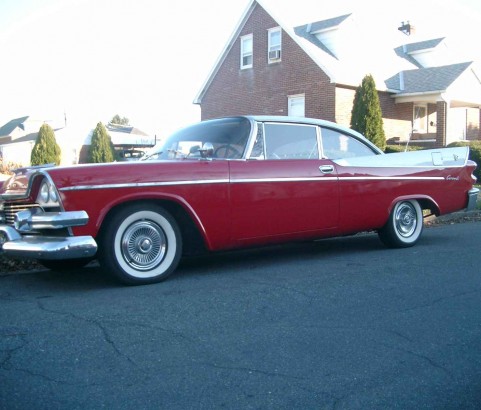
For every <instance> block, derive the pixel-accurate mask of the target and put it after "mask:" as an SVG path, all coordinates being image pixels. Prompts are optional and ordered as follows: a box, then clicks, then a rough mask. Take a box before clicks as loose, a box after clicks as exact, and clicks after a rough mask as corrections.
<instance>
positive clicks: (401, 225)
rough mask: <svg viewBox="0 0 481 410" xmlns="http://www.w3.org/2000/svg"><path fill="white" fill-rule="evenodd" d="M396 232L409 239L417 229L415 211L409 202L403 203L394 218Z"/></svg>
mask: <svg viewBox="0 0 481 410" xmlns="http://www.w3.org/2000/svg"><path fill="white" fill-rule="evenodd" d="M394 221H395V224H396V231H397V232H398V233H399V235H401V236H402V237H404V238H408V237H410V236H411V235H412V234H413V233H414V231H415V230H416V227H417V218H416V209H415V208H414V206H413V205H412V204H411V203H409V202H403V203H402V204H400V205H399V206H398V208H397V209H396V214H395V216H394Z"/></svg>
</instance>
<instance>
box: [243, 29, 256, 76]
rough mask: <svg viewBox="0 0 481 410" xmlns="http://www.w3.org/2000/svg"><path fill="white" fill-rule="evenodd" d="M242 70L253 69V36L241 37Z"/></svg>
mask: <svg viewBox="0 0 481 410" xmlns="http://www.w3.org/2000/svg"><path fill="white" fill-rule="evenodd" d="M240 60H241V64H240V68H241V70H243V69H245V68H252V60H253V39H252V34H248V35H246V36H242V37H241V55H240Z"/></svg>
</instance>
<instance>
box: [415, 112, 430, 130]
mask: <svg viewBox="0 0 481 410" xmlns="http://www.w3.org/2000/svg"><path fill="white" fill-rule="evenodd" d="M427 130H428V107H427V106H426V105H415V106H414V110H413V132H418V133H425V132H427Z"/></svg>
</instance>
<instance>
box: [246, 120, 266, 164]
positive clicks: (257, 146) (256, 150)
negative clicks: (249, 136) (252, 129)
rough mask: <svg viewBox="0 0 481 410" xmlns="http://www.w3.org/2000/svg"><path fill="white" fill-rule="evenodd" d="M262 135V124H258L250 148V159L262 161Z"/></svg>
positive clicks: (263, 155) (263, 156)
mask: <svg viewBox="0 0 481 410" xmlns="http://www.w3.org/2000/svg"><path fill="white" fill-rule="evenodd" d="M265 157H266V156H265V153H264V133H263V132H262V124H259V125H258V127H257V136H256V140H255V142H254V146H253V147H252V152H251V155H250V157H249V158H250V159H264V158H265Z"/></svg>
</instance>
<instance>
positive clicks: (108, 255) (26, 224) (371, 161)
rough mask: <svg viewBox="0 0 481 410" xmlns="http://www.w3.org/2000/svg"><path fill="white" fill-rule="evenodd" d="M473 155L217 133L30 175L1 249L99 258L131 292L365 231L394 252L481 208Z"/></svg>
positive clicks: (245, 130) (23, 176)
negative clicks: (183, 274) (290, 245)
mask: <svg viewBox="0 0 481 410" xmlns="http://www.w3.org/2000/svg"><path fill="white" fill-rule="evenodd" d="M468 154H469V149H468V148H467V147H461V148H449V149H435V150H426V151H416V152H408V153H395V154H383V153H382V152H381V151H380V150H379V149H378V148H376V147H375V146H374V145H372V144H371V143H370V142H369V141H368V140H367V139H366V138H364V137H363V136H362V135H360V134H358V133H357V132H355V131H352V130H350V129H348V128H345V127H341V126H339V125H336V124H334V123H330V122H326V121H321V120H311V119H304V118H290V117H260V116H240V117H231V118H222V119H217V120H210V121H205V122H201V123H198V124H194V125H192V126H190V127H187V128H184V129H182V130H180V131H178V132H176V133H174V134H173V135H172V136H170V137H169V138H167V139H166V140H165V142H164V143H163V144H162V146H159V147H157V148H156V149H154V150H152V151H150V152H149V153H147V154H146V155H145V156H144V157H143V158H142V160H141V161H135V162H127V163H111V164H89V165H78V166H75V167H50V168H49V167H43V168H42V167H36V168H29V169H21V170H18V171H17V173H16V175H15V176H13V177H12V178H11V179H9V180H8V181H7V182H6V183H5V184H4V186H3V189H2V192H1V202H0V233H2V234H3V245H2V251H3V252H5V253H6V254H7V255H11V256H19V257H29V258H36V259H39V260H40V261H41V262H42V263H43V264H44V265H45V266H47V267H49V268H53V269H55V268H63V267H67V266H81V265H83V264H86V263H87V262H88V261H90V260H91V259H92V258H98V260H99V261H100V263H101V265H102V266H103V267H104V268H105V269H106V270H108V271H110V272H112V273H113V274H114V275H116V276H117V277H118V278H119V279H120V280H122V281H123V282H125V283H128V284H145V283H152V282H158V281H161V280H163V279H165V278H166V277H168V276H169V275H170V274H171V273H172V272H173V271H174V270H175V268H176V267H177V264H178V263H179V260H180V258H181V256H182V255H183V254H189V253H193V252H197V251H199V250H205V251H210V252H213V251H220V250H226V249H235V248H243V247H251V246H262V245H268V244H273V243H280V242H287V241H297V240H303V241H305V240H314V239H317V238H324V237H332V236H339V235H348V234H354V233H356V232H360V231H366V230H375V231H377V232H378V233H379V237H380V239H381V240H382V241H383V242H384V243H385V244H386V245H387V246H389V247H408V246H412V245H414V244H415V243H416V242H418V240H419V238H420V236H421V233H422V230H423V217H424V216H427V215H432V214H435V215H442V214H446V213H451V212H455V211H459V210H462V209H465V208H467V209H472V208H473V207H474V206H475V203H476V197H477V193H478V189H476V188H473V183H474V182H475V178H474V177H473V171H474V169H475V167H476V164H475V163H474V162H472V161H470V160H468Z"/></svg>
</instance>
